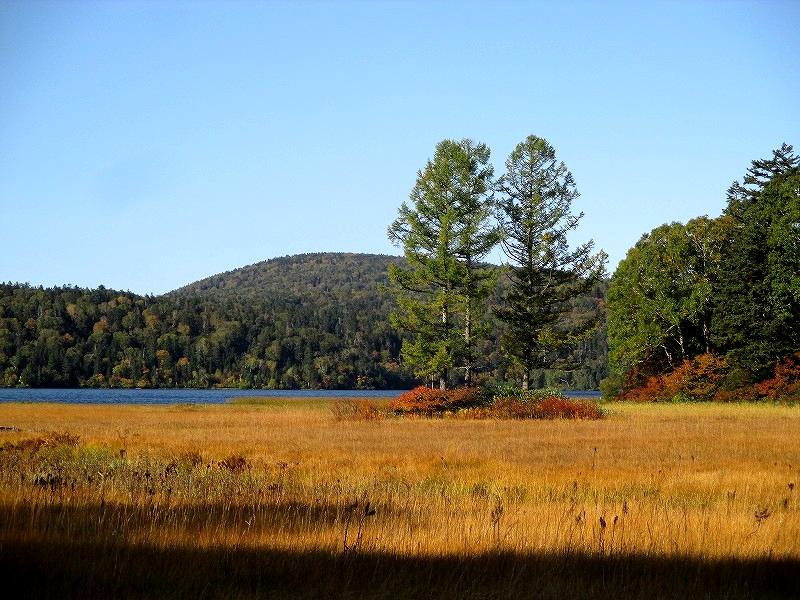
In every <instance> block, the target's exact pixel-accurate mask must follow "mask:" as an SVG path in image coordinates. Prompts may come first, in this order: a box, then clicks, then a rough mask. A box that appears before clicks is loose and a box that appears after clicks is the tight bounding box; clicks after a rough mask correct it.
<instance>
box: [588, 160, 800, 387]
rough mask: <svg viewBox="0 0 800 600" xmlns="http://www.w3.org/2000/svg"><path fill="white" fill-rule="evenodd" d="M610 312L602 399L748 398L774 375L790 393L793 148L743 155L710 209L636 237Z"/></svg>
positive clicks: (796, 171)
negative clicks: (747, 162) (745, 164)
mask: <svg viewBox="0 0 800 600" xmlns="http://www.w3.org/2000/svg"><path fill="white" fill-rule="evenodd" d="M608 310H609V316H608V336H609V348H610V363H611V369H612V377H611V378H609V380H608V381H606V382H605V384H604V393H605V394H606V395H608V396H622V397H638V396H654V397H659V396H660V397H664V398H667V397H671V396H676V395H677V396H682V397H686V398H688V399H712V398H713V399H757V398H759V397H764V396H769V395H770V394H771V395H775V389H774V387H775V386H776V385H779V384H780V386H783V387H782V389H783V390H784V392H783V393H784V397H789V396H791V395H792V394H795V393H796V394H797V395H798V399H800V354H797V353H798V352H800V158H799V157H797V156H796V155H795V154H794V152H793V149H792V147H791V146H788V145H786V144H784V145H783V146H781V147H780V148H778V149H777V150H775V151H773V153H772V157H770V158H767V159H763V160H755V161H753V162H752V164H751V166H750V168H749V169H748V170H747V172H746V173H745V176H744V178H743V180H742V183H739V182H734V184H733V185H732V186H731V187H730V189H729V190H728V194H727V206H726V208H725V210H724V211H723V213H722V215H720V216H719V217H717V218H714V219H712V218H709V217H705V216H703V217H698V218H696V219H692V220H690V221H689V222H688V223H686V224H685V225H684V224H682V223H670V224H665V225H662V226H660V227H657V228H655V229H654V230H653V231H651V232H650V233H648V234H645V235H644V236H642V238H641V239H640V240H639V242H638V243H637V244H636V245H635V246H634V247H633V248H631V250H630V251H629V252H628V254H627V256H626V257H625V259H624V260H623V261H622V262H621V263H620V264H619V267H618V268H617V270H616V272H615V273H614V275H613V277H612V280H611V284H610V289H609V294H608ZM795 362H798V363H799V364H798V366H797V368H796V367H795V366H794V365H795ZM778 380H780V382H778ZM773 381H775V382H776V383H775V384H774V385H773V384H772V383H767V382H773ZM793 386H794V387H793ZM643 390H644V391H643ZM698 390H701V391H698Z"/></svg>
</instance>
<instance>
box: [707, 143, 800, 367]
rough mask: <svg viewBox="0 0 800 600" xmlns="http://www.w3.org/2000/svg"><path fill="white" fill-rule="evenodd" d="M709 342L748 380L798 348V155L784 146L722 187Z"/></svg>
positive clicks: (799, 243) (799, 320) (799, 299)
mask: <svg viewBox="0 0 800 600" xmlns="http://www.w3.org/2000/svg"><path fill="white" fill-rule="evenodd" d="M725 215H726V216H727V217H728V218H729V219H730V220H731V222H732V227H731V231H730V236H729V237H728V239H727V241H726V244H725V246H724V251H723V253H722V261H721V266H720V277H719V282H718V285H717V290H716V310H715V316H714V325H713V330H712V331H713V336H714V339H715V341H716V343H717V344H718V345H719V346H721V347H722V348H723V349H727V350H728V351H729V356H730V357H731V358H732V359H733V361H734V362H735V363H736V364H737V365H738V366H740V367H743V368H745V369H746V370H747V371H749V372H750V373H751V374H752V375H753V376H754V378H755V379H757V380H758V379H761V378H763V377H766V376H768V375H769V374H770V373H771V371H772V368H773V367H774V365H775V363H776V362H777V361H779V360H780V359H781V358H783V357H785V356H787V355H789V354H791V353H793V352H796V351H797V350H798V348H800V158H799V157H797V156H796V155H795V154H794V153H793V151H792V147H791V146H788V145H786V144H783V145H782V146H781V147H780V148H779V149H777V150H774V151H773V156H772V158H770V159H764V160H756V161H753V163H752V165H751V167H750V168H749V169H748V171H747V174H746V175H745V177H744V183H743V184H739V183H738V182H735V183H734V184H733V185H732V186H731V187H730V189H729V190H728V205H727V207H726V209H725Z"/></svg>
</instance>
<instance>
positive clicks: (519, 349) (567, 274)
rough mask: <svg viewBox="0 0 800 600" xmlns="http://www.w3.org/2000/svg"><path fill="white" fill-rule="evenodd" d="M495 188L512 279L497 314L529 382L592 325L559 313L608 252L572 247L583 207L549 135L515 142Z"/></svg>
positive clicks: (589, 282) (599, 271)
mask: <svg viewBox="0 0 800 600" xmlns="http://www.w3.org/2000/svg"><path fill="white" fill-rule="evenodd" d="M497 190H498V192H499V198H498V201H497V208H498V219H499V221H500V224H501V228H502V247H503V251H504V252H505V255H506V257H507V258H508V260H509V268H508V271H507V272H508V276H509V278H510V280H511V281H510V283H511V285H510V289H509V290H508V292H507V294H506V297H505V303H504V305H503V306H502V307H500V308H499V309H497V311H496V314H497V316H498V318H499V319H500V320H501V321H503V323H504V324H505V326H506V331H505V334H504V348H505V351H506V353H507V354H508V355H509V356H510V357H511V358H512V359H513V360H514V361H515V362H516V363H517V364H518V366H519V367H520V368H521V369H522V385H523V388H525V389H527V388H528V385H529V378H530V374H531V371H532V370H533V369H537V368H548V367H552V366H553V365H555V364H557V362H558V359H559V358H560V357H562V356H563V355H564V353H565V351H566V350H568V349H569V348H570V347H571V346H572V345H574V343H575V342H576V341H577V340H579V339H581V338H582V337H584V336H585V335H586V334H587V333H588V332H589V331H591V329H592V328H593V327H594V322H593V321H592V320H586V321H585V322H583V323H574V322H573V323H571V324H570V327H569V328H565V327H564V326H563V325H564V324H563V320H562V316H563V315H564V314H565V313H566V312H568V311H569V310H570V300H571V299H573V298H575V297H577V296H579V295H582V294H586V293H587V292H588V291H589V290H591V289H592V286H594V285H595V284H596V283H597V282H598V281H599V280H600V279H601V278H602V276H603V274H604V269H605V260H606V254H605V253H604V252H602V251H601V252H598V253H596V254H593V253H592V250H593V248H594V243H593V242H592V241H589V242H586V243H584V244H581V245H579V246H578V247H577V248H575V249H574V250H571V249H570V248H569V245H568V243H567V234H568V233H569V232H571V231H573V230H574V229H576V228H577V227H578V223H579V222H580V219H581V218H582V217H583V213H581V214H578V215H573V214H572V213H571V212H570V209H571V204H572V201H573V200H575V199H576V198H577V197H578V191H577V189H576V187H575V182H574V181H573V178H572V174H571V173H570V172H569V170H568V169H567V167H566V166H565V165H564V163H563V162H558V161H557V160H556V155H555V150H554V149H553V147H552V146H551V145H550V144H549V143H547V141H546V140H544V139H542V138H539V137H536V136H533V135H531V136H528V138H526V139H525V140H524V141H523V142H521V143H520V144H518V145H517V147H516V148H515V149H514V151H513V152H512V153H511V155H510V156H509V157H508V160H507V161H506V173H505V174H504V175H503V176H502V177H501V178H500V179H499V181H498V183H497Z"/></svg>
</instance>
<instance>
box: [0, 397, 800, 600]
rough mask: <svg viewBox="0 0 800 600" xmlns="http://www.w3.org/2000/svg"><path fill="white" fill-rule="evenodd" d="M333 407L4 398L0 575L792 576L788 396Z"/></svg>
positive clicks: (544, 585)
mask: <svg viewBox="0 0 800 600" xmlns="http://www.w3.org/2000/svg"><path fill="white" fill-rule="evenodd" d="M250 402H252V401H250ZM382 402H386V401H385V400H384V401H382ZM335 406H337V405H336V404H334V403H333V401H321V400H320V401H309V400H308V399H304V400H303V401H302V402H299V403H297V404H295V403H290V402H288V401H286V400H285V399H282V398H281V399H263V400H262V401H260V402H259V403H257V404H252V403H248V404H233V405H226V406H193V405H183V406H147V407H144V406H81V405H72V406H69V405H55V404H51V405H40V404H39V405H31V404H4V405H2V406H0V425H2V426H3V429H2V430H0V440H1V441H0V444H2V450H0V514H2V518H0V570H2V575H3V577H4V581H6V582H7V585H13V586H23V587H21V588H20V590H21V591H22V592H24V593H25V594H26V596H50V597H52V596H54V595H62V596H68V597H114V596H121V595H124V596H129V597H130V596H137V597H156V596H158V597H186V596H193V597H221V596H224V597H253V596H270V597H281V596H287V597H288V596H291V597H297V596H308V597H311V596H316V595H319V594H322V593H325V594H326V595H329V596H334V597H347V596H352V597H387V598H388V597H397V596H398V594H399V595H402V596H404V597H415V596H416V597H519V596H541V597H563V596H565V595H571V596H574V595H575V594H580V595H581V596H582V597H598V598H599V597H618V596H624V597H649V598H654V597H656V598H657V597H676V596H683V597H690V596H691V597H707V596H714V597H717V596H724V597H765V596H766V597H769V596H772V597H781V596H792V595H795V594H797V593H798V592H800V589H799V588H798V585H799V584H798V580H797V578H796V573H797V568H798V566H800V498H798V493H800V491H799V490H797V489H796V487H795V486H796V484H797V483H800V436H798V431H800V411H798V409H797V408H796V407H782V406H772V405H752V404H751V405H713V404H684V405H681V404H677V405H676V404H665V405H659V404H643V405H631V404H611V405H607V407H606V412H607V415H606V418H604V419H601V420H576V421H574V420H573V421H566V420H546V421H530V420H525V421H520V420H498V419H484V420H465V419H459V418H447V417H445V418H437V419H430V418H420V417H416V418H415V417H410V418H409V417H406V418H386V419H363V418H355V417H354V418H347V416H346V415H344V417H343V415H342V414H337V412H336V410H332V408H334V407H335ZM9 582H11V583H9Z"/></svg>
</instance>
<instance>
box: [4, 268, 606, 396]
mask: <svg viewBox="0 0 800 600" xmlns="http://www.w3.org/2000/svg"><path fill="white" fill-rule="evenodd" d="M403 260H404V259H403V258H401V257H397V256H384V255H375V254H353V253H318V254H300V255H296V256H286V257H282V258H274V259H271V260H266V261H263V262H259V263H256V264H253V265H249V266H247V267H242V268H240V269H235V270H232V271H228V272H226V273H220V274H218V275H213V276H211V277H207V278H205V279H202V280H200V281H197V282H195V283H191V284H189V285H186V286H184V287H182V288H180V289H177V290H175V291H173V292H170V293H168V294H165V295H163V296H157V297H153V296H139V295H136V294H132V293H130V292H117V291H114V290H109V289H106V288H103V287H101V288H99V289H96V290H85V289H80V288H74V287H63V288H49V289H44V288H37V287H32V286H29V285H20V284H0V385H5V386H18V385H24V386H32V387H37V386H38V387H45V386H51V387H60V386H94V387H104V386H111V387H134V386H135V387H208V386H225V387H242V388H334V389H336V388H338V389H352V388H378V389H391V388H395V389H396V388H406V387H410V386H411V385H413V384H414V383H415V381H414V378H413V376H412V375H411V374H410V373H408V372H406V371H405V370H404V369H403V367H402V364H401V361H400V358H399V356H400V347H401V344H402V339H401V335H400V333H398V332H397V331H394V330H392V328H391V327H390V325H389V314H390V313H391V311H392V310H393V308H394V306H395V303H394V299H393V297H392V295H391V294H390V293H389V292H388V291H386V290H385V288H384V285H385V284H386V283H387V271H388V268H389V266H390V265H392V264H402V263H403ZM604 295H605V285H601V286H598V287H597V289H595V290H594V292H593V293H592V295H590V296H587V297H586V298H582V299H579V300H578V301H576V302H575V303H574V307H573V311H574V312H575V313H576V314H578V313H583V312H586V311H589V312H596V311H602V306H603V298H604ZM492 301H493V302H497V295H495V297H494V298H493V299H492ZM493 329H494V330H495V331H498V327H497V326H493ZM480 352H481V356H482V358H483V363H484V369H483V371H481V375H482V376H484V377H489V378H497V379H503V378H504V377H505V373H506V369H507V364H506V362H505V361H504V359H503V357H502V354H501V352H500V344H499V340H498V338H497V337H495V338H493V339H489V340H485V341H484V342H483V343H482V345H481V347H480ZM574 359H575V362H576V363H578V364H580V365H582V366H581V367H580V368H579V369H578V370H575V371H570V372H562V371H546V372H545V371H543V372H541V373H538V374H535V375H534V378H533V383H534V384H539V385H544V384H547V385H561V386H566V387H572V388H595V387H597V385H598V382H599V380H600V379H601V378H602V377H604V376H605V374H606V371H607V365H606V363H607V361H606V341H605V331H604V330H601V331H599V332H598V334H597V335H596V336H595V337H594V338H593V339H591V340H588V341H587V342H585V343H584V344H582V345H581V347H579V348H577V349H576V352H575V353H574Z"/></svg>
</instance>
